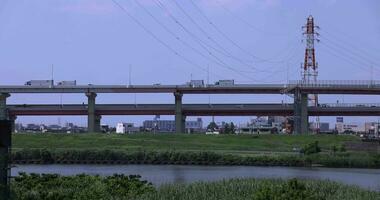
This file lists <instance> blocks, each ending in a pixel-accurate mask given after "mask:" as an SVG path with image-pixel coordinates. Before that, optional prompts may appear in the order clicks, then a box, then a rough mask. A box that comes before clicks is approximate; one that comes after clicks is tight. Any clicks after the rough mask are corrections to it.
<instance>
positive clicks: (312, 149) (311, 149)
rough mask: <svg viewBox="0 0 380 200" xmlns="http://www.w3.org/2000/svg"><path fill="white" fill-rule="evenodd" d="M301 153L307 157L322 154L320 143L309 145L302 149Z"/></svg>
mask: <svg viewBox="0 0 380 200" xmlns="http://www.w3.org/2000/svg"><path fill="white" fill-rule="evenodd" d="M300 152H301V153H303V154H305V155H311V154H316V153H319V152H321V148H320V147H319V145H318V141H315V142H312V143H310V144H307V145H306V146H305V147H304V148H302V149H301V151H300Z"/></svg>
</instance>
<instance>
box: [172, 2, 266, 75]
mask: <svg viewBox="0 0 380 200" xmlns="http://www.w3.org/2000/svg"><path fill="white" fill-rule="evenodd" d="M173 2H174V4H175V5H176V6H177V8H179V10H180V11H181V12H182V13H183V14H184V15H185V16H186V17H187V18H188V19H189V20H190V21H191V22H192V23H193V24H194V25H195V26H196V27H197V28H198V29H199V30H200V31H201V32H202V33H203V34H204V35H205V36H206V38H207V39H208V40H210V41H211V42H213V43H214V44H215V45H216V46H218V47H219V48H220V49H221V50H222V51H223V52H219V53H222V54H223V55H224V56H226V57H229V58H233V59H234V60H236V61H238V62H239V63H241V64H243V65H247V63H246V61H244V60H241V59H239V58H237V57H235V56H234V55H232V54H231V53H230V52H229V51H228V50H226V49H225V48H224V47H223V46H222V45H220V44H219V43H218V42H217V41H216V40H214V39H213V38H212V37H211V36H210V35H209V34H208V33H207V31H205V30H204V29H203V28H202V27H201V26H200V25H199V24H198V23H197V22H196V21H195V20H194V19H193V18H192V17H191V16H190V15H189V14H188V13H187V12H186V11H185V9H183V7H182V6H181V5H180V4H179V3H178V2H177V1H176V0H173ZM248 67H250V68H252V66H248ZM253 70H257V69H256V68H253ZM257 71H259V70H257Z"/></svg>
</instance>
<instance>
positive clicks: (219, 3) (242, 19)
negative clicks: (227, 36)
mask: <svg viewBox="0 0 380 200" xmlns="http://www.w3.org/2000/svg"><path fill="white" fill-rule="evenodd" d="M216 2H217V4H218V5H219V6H220V7H221V8H223V10H224V11H225V12H226V13H228V14H229V15H231V16H232V17H234V18H235V19H236V20H237V21H239V22H241V23H242V24H244V25H246V26H247V27H249V28H250V29H252V30H254V31H256V32H260V33H262V34H265V35H266V36H268V35H272V36H276V37H286V36H288V35H286V34H283V33H273V32H268V31H265V30H264V29H261V28H258V27H257V26H254V25H253V24H251V23H249V22H248V21H247V20H245V19H244V18H242V17H240V16H238V15H235V14H234V13H233V12H232V11H231V10H230V9H228V8H227V7H226V6H225V5H224V4H223V3H222V2H220V1H219V0H216Z"/></svg>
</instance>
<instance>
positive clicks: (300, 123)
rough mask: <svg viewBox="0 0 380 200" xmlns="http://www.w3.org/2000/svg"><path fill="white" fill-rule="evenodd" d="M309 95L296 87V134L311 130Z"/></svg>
mask: <svg viewBox="0 0 380 200" xmlns="http://www.w3.org/2000/svg"><path fill="white" fill-rule="evenodd" d="M307 104H308V95H307V94H305V93H302V92H301V91H300V90H299V89H296V91H295V93H294V104H293V105H294V131H295V133H296V134H307V133H308V132H309V113H308V105H307Z"/></svg>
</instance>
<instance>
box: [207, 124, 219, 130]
mask: <svg viewBox="0 0 380 200" xmlns="http://www.w3.org/2000/svg"><path fill="white" fill-rule="evenodd" d="M216 129H218V125H216V123H215V122H210V124H209V125H208V126H207V130H212V131H214V130H216Z"/></svg>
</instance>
